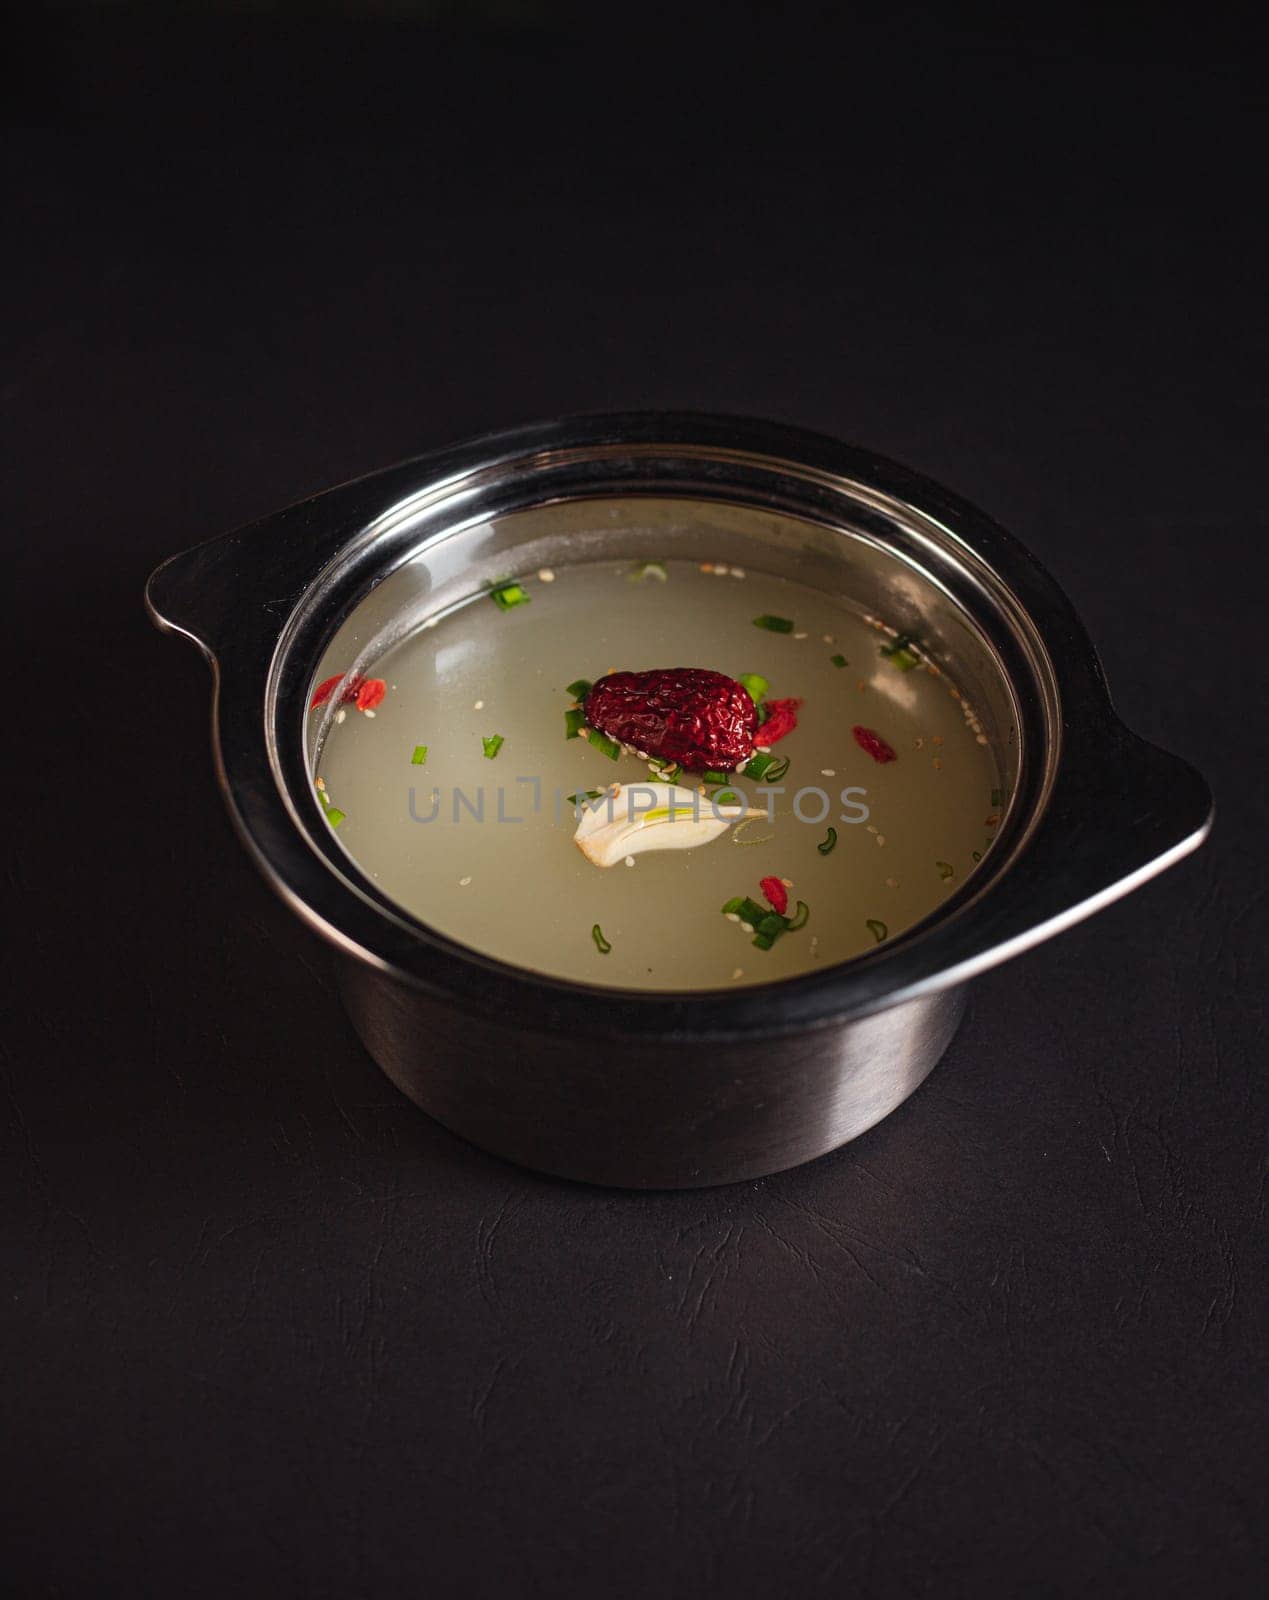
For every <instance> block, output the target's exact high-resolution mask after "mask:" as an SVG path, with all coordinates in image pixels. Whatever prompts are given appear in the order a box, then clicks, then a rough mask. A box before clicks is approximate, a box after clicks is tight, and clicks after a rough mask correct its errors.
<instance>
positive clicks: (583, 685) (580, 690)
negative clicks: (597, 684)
mask: <svg viewBox="0 0 1269 1600" xmlns="http://www.w3.org/2000/svg"><path fill="white" fill-rule="evenodd" d="M592 687H593V685H592V683H591V681H590V679H589V678H578V679H577V680H576V681H575V682H573V683H570V684H569V686H568V688H567V689H565V691H564V693H565V694H571V695H572V697H573V699H574V700H585V698H586V696H587V695H588V694H589V693H590V691H591V689H592Z"/></svg>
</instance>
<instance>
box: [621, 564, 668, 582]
mask: <svg viewBox="0 0 1269 1600" xmlns="http://www.w3.org/2000/svg"><path fill="white" fill-rule="evenodd" d="M669 576H670V574H669V573H668V572H667V571H666V570H665V563H664V562H662V561H637V562H636V563H635V564H634V566H633V567H631V569H630V571H629V572H627V574H626V582H627V583H642V582H643V581H644V579H645V578H655V579H656V580H657V582H658V583H664V582H665V580H666V579H667V578H668V577H669Z"/></svg>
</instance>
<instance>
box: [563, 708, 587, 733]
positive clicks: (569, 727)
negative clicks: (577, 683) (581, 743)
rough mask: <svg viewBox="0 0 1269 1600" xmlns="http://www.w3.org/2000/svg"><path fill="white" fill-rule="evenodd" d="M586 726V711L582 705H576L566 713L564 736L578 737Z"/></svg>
mask: <svg viewBox="0 0 1269 1600" xmlns="http://www.w3.org/2000/svg"><path fill="white" fill-rule="evenodd" d="M585 726H586V713H585V712H584V711H583V710H582V708H581V707H580V706H574V707H573V708H572V710H571V711H566V712H565V713H564V737H565V738H566V739H576V738H577V737H578V736H579V735H580V733H581V731H582V729H583V728H584V727H585Z"/></svg>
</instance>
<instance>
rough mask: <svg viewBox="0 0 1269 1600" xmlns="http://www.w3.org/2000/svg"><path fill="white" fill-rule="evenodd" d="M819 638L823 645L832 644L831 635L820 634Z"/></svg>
mask: <svg viewBox="0 0 1269 1600" xmlns="http://www.w3.org/2000/svg"><path fill="white" fill-rule="evenodd" d="M820 637H821V638H822V639H823V640H824V643H825V644H832V643H833V635H832V634H831V633H825V634H821V635H820Z"/></svg>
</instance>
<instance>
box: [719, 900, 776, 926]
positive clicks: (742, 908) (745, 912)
mask: <svg viewBox="0 0 1269 1600" xmlns="http://www.w3.org/2000/svg"><path fill="white" fill-rule="evenodd" d="M723 915H724V916H725V917H732V916H736V917H739V918H740V920H741V921H742V922H747V923H748V924H749V925H750V927H752V928H756V927H757V926H758V924H759V923H760V922H761V921H762V919H763V917H769V916H772V915H773V913H772V911H771V910H770V908H769V907H767V906H760V905H759V904H758V902H757V901H756V900H751V899H750V898H749V896H748V895H747V894H742V895H737V896H736V898H735V899H734V900H729V901H728V902H727V904H726V905H725V906H724V907H723Z"/></svg>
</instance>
